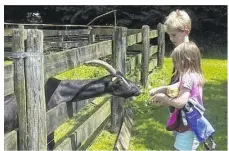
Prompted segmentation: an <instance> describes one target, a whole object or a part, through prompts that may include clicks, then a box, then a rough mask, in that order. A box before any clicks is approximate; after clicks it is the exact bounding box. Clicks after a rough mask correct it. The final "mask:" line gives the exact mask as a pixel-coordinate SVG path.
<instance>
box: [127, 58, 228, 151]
mask: <svg viewBox="0 0 229 151" xmlns="http://www.w3.org/2000/svg"><path fill="white" fill-rule="evenodd" d="M202 67H203V73H204V76H205V79H206V84H205V86H204V105H205V108H206V109H207V110H206V112H205V116H206V117H207V119H208V120H209V121H210V122H211V124H212V125H213V126H214V128H215V129H216V133H215V135H214V138H215V141H216V144H217V150H226V149H227V60H226V59H219V60H218V59H207V58H205V59H202ZM171 68H172V66H171V59H167V58H165V66H164V67H163V69H162V70H161V71H158V72H156V73H155V75H153V77H152V81H151V85H152V87H157V86H160V85H164V84H165V83H169V77H171ZM158 78H159V80H158ZM163 79H164V80H163ZM148 99H149V97H148V94H147V93H146V94H143V95H141V96H140V97H138V99H137V101H135V102H133V108H134V111H135V123H134V126H133V132H132V137H131V141H130V147H129V149H130V150H159V149H160V150H172V149H173V143H174V137H173V136H172V134H171V132H168V131H166V130H165V123H166V121H167V118H168V111H167V108H166V107H155V106H147V105H145V101H147V100H148ZM199 149H201V150H203V149H204V148H203V146H201V147H199Z"/></svg>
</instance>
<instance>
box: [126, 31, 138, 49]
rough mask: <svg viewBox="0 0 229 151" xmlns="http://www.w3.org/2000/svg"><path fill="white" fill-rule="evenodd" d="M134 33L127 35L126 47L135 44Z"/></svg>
mask: <svg viewBox="0 0 229 151" xmlns="http://www.w3.org/2000/svg"><path fill="white" fill-rule="evenodd" d="M136 39H137V37H136V34H133V35H129V36H127V47H128V46H132V45H134V44H136Z"/></svg>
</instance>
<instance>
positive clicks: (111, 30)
mask: <svg viewBox="0 0 229 151" xmlns="http://www.w3.org/2000/svg"><path fill="white" fill-rule="evenodd" d="M90 34H94V35H113V34H114V28H92V30H91V33H90Z"/></svg>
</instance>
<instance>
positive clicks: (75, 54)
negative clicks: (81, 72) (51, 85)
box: [4, 40, 112, 95]
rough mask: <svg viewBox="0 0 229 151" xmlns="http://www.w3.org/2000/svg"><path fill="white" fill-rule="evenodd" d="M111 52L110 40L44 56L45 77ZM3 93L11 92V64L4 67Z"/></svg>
mask: <svg viewBox="0 0 229 151" xmlns="http://www.w3.org/2000/svg"><path fill="white" fill-rule="evenodd" d="M111 53H112V40H107V41H103V42H99V43H94V44H91V45H87V46H83V47H78V48H73V49H70V50H66V51H62V52H57V53H53V54H49V55H45V56H44V69H45V71H44V73H45V79H46V80H47V79H48V78H50V77H52V76H55V75H57V74H60V73H62V72H65V71H67V70H70V69H73V68H75V67H76V66H79V65H82V64H83V63H85V62H86V61H89V60H93V59H98V58H100V57H105V56H107V55H110V54H111ZM4 80H5V82H4V95H9V94H11V93H13V90H14V88H13V65H12V64H11V65H7V66H5V69H4Z"/></svg>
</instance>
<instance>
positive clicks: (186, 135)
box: [174, 131, 199, 150]
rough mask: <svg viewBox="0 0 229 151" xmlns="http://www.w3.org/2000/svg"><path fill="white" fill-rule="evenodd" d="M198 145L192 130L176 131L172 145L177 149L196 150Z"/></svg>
mask: <svg viewBox="0 0 229 151" xmlns="http://www.w3.org/2000/svg"><path fill="white" fill-rule="evenodd" d="M198 146H199V141H198V140H197V138H196V137H195V134H194V133H193V132H192V131H186V132H183V133H179V132H176V138H175V143H174V147H175V148H176V149H177V150H196V149H197V147H198Z"/></svg>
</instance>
